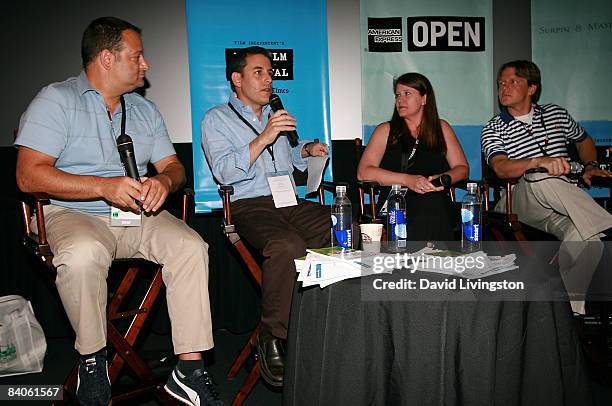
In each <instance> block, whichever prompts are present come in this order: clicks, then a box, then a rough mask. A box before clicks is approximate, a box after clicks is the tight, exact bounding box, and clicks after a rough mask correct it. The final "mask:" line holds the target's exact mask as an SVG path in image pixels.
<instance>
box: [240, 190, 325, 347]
mask: <svg viewBox="0 0 612 406" xmlns="http://www.w3.org/2000/svg"><path fill="white" fill-rule="evenodd" d="M232 214H233V220H234V223H235V225H236V228H237V231H238V233H239V234H240V235H241V236H242V237H243V238H244V239H245V240H247V241H248V242H249V244H251V245H252V246H253V247H255V248H256V249H257V250H258V251H259V252H260V253H261V254H262V255H263V257H264V262H263V265H262V270H263V282H262V294H261V321H262V323H263V325H264V328H266V329H268V331H270V332H271V333H272V335H274V336H276V337H279V338H286V337H287V325H288V324H289V310H290V308H291V296H292V294H293V285H294V283H295V280H296V271H295V263H294V262H293V260H294V259H295V258H299V257H303V256H304V255H306V248H320V247H326V246H328V245H329V240H330V235H331V217H330V216H331V211H330V208H329V207H326V206H321V205H320V204H317V203H313V202H310V201H306V200H299V201H298V205H297V206H292V207H283V208H280V209H277V208H275V207H274V201H273V200H272V197H270V196H265V197H255V198H251V199H241V200H238V201H236V202H233V203H232Z"/></svg>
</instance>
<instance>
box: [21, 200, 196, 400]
mask: <svg viewBox="0 0 612 406" xmlns="http://www.w3.org/2000/svg"><path fill="white" fill-rule="evenodd" d="M192 195H193V192H192V191H190V190H186V191H185V192H184V194H183V196H182V200H181V202H179V203H178V205H179V206H180V211H181V218H182V220H183V221H186V219H187V212H188V207H189V202H190V196H192ZM20 202H21V216H22V221H23V231H24V237H23V244H24V246H25V247H26V249H27V250H28V251H29V252H30V253H31V254H33V255H34V256H35V257H36V258H38V259H39V260H40V261H41V262H42V263H43V264H44V265H45V268H46V272H45V276H46V277H47V279H48V280H49V282H51V284H52V285H53V286H54V287H55V278H56V276H57V271H56V269H55V267H54V266H53V252H52V251H51V247H50V246H49V243H48V241H47V233H46V228H45V218H44V211H43V207H44V206H45V205H48V204H50V201H49V197H48V196H47V195H46V194H44V193H31V194H30V193H21V194H20ZM34 214H35V215H36V225H37V230H38V233H35V232H34V230H32V228H31V227H30V224H31V221H32V216H33V215H34ZM126 268H127V271H125V269H126ZM161 270H162V266H161V265H159V264H155V263H153V262H150V261H146V260H143V259H115V260H114V261H113V264H112V265H111V268H110V270H109V276H110V275H111V274H112V273H113V271H117V272H119V271H121V272H124V274H123V275H120V282H119V285H118V287H117V289H116V290H115V291H114V292H112V293H111V292H110V290H109V296H112V297H111V298H109V299H110V300H109V303H108V305H107V348H108V349H109V350H114V354H112V352H109V364H108V376H109V379H110V382H111V388H112V390H113V394H112V403H118V402H122V401H126V400H128V399H132V398H135V397H139V396H142V395H145V394H149V393H151V394H153V396H155V398H156V399H157V400H159V401H160V402H161V403H163V404H176V401H175V400H174V399H172V398H171V397H170V396H168V395H167V394H166V392H165V391H164V389H163V386H164V383H165V381H166V379H167V377H162V378H158V377H156V376H155V374H154V372H153V370H152V369H151V367H150V366H149V365H147V363H146V362H145V360H144V359H143V358H142V357H141V356H140V355H138V353H137V352H136V351H135V349H134V344H135V342H136V339H137V338H138V336H139V333H140V332H141V330H142V327H143V325H144V324H145V321H146V320H147V318H148V316H149V314H150V311H151V309H152V307H153V306H154V304H155V302H156V300H157V298H158V296H159V293H160V291H161V288H162V285H163V282H162V272H161ZM145 272H149V273H151V274H152V277H151V279H150V282H148V281H147V285H146V288H145V289H144V293H142V292H141V290H142V289H137V288H136V284H135V282H136V281H137V280H138V279H139V278H140V277H142V276H143V274H144V273H145ZM137 292H138V293H141V295H140V297H136V298H134V297H132V296H129V298H128V295H130V294H134V293H137ZM126 298H128V300H126ZM128 301H129V302H134V301H136V302H137V303H138V304H137V306H136V307H135V308H131V309H124V308H123V307H122V305H124V304H125V303H127V302H128ZM121 320H123V322H120V321H121ZM111 354H112V356H111ZM124 366H127V367H128V369H129V370H130V372H131V373H132V376H133V377H134V378H135V380H136V381H137V383H136V384H135V385H133V386H131V387H129V388H127V389H126V390H125V391H123V392H121V393H116V392H115V389H116V388H114V386H113V384H114V383H116V382H117V381H118V379H119V376H120V374H121V372H122V370H123V367H124ZM77 375H78V361H77V362H76V363H75V365H74V366H73V367H72V369H71V370H70V373H69V374H68V377H67V378H66V379H65V381H64V385H63V397H62V398H63V401H61V402H58V403H59V404H61V403H64V402H66V403H72V402H74V403H76V402H77V399H76V389H77Z"/></svg>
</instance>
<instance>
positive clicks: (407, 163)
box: [401, 136, 419, 173]
mask: <svg viewBox="0 0 612 406" xmlns="http://www.w3.org/2000/svg"><path fill="white" fill-rule="evenodd" d="M418 147H419V136H417V138H416V139H415V140H414V145H413V146H412V151H410V154H408V153H407V152H408V151H406V150H405V149H404V148H402V163H401V171H402V172H403V173H406V172H407V171H408V168H410V167H411V166H412V165H413V164H414V161H412V158H414V154H416V152H417V149H418Z"/></svg>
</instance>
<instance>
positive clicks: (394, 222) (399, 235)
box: [387, 209, 408, 241]
mask: <svg viewBox="0 0 612 406" xmlns="http://www.w3.org/2000/svg"><path fill="white" fill-rule="evenodd" d="M387 216H388V219H389V220H388V221H389V228H390V229H391V230H393V232H392V235H391V239H392V240H393V241H395V240H405V239H406V237H407V236H408V233H407V231H406V217H405V216H404V212H402V211H401V210H399V209H392V210H390V211H389V213H388V214H387Z"/></svg>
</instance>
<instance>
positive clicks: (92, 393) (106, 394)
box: [77, 351, 111, 406]
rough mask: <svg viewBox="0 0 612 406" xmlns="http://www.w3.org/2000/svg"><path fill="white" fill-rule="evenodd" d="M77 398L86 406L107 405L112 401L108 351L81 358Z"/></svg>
mask: <svg viewBox="0 0 612 406" xmlns="http://www.w3.org/2000/svg"><path fill="white" fill-rule="evenodd" d="M77 398H78V400H79V403H80V404H81V405H84V406H94V405H96V406H97V405H104V406H107V405H108V404H109V403H110V401H111V384H110V379H109V378H108V362H107V360H106V351H101V352H97V353H95V354H92V355H90V356H88V357H81V358H80V359H79V373H78V375H77Z"/></svg>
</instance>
